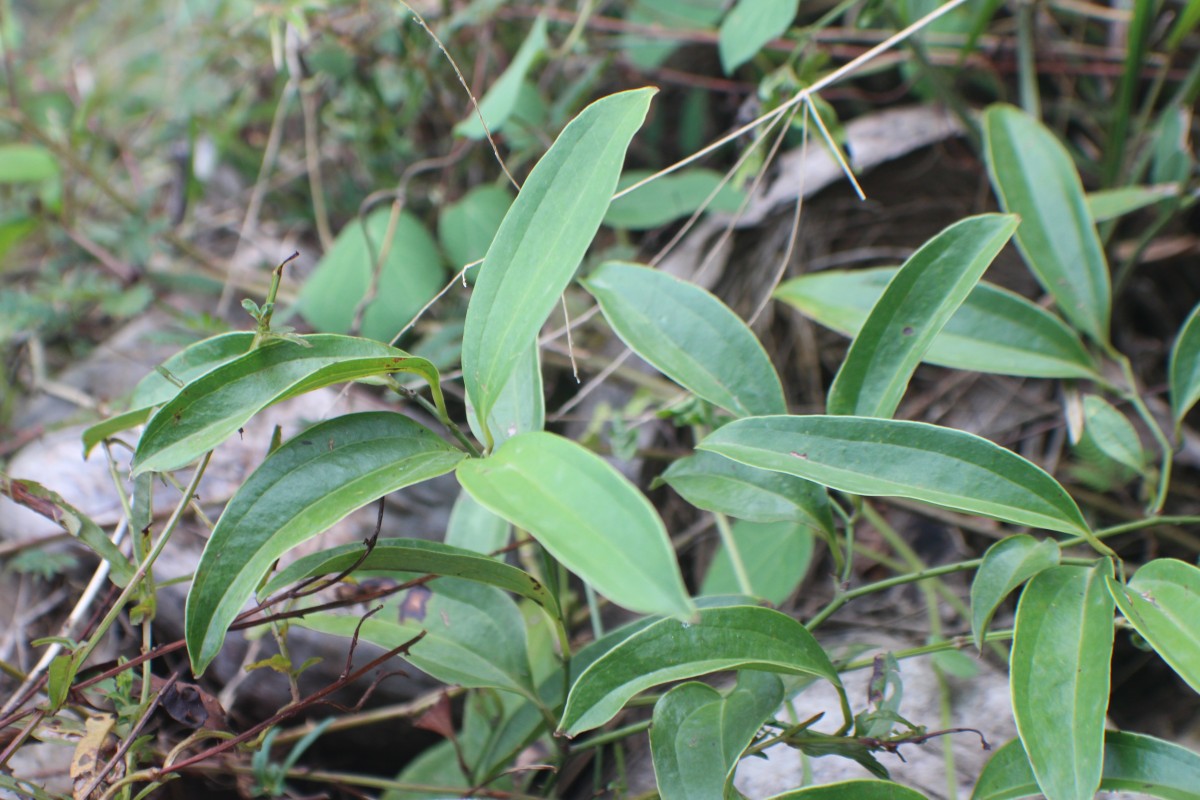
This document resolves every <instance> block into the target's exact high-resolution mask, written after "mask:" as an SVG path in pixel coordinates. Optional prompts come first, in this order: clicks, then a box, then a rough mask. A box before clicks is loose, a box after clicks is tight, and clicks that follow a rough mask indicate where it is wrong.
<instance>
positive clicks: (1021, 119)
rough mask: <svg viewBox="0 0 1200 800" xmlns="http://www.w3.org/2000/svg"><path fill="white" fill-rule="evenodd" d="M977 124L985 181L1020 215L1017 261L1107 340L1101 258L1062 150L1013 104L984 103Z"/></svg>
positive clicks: (1069, 313) (1075, 318) (1107, 290)
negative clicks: (985, 106)
mask: <svg viewBox="0 0 1200 800" xmlns="http://www.w3.org/2000/svg"><path fill="white" fill-rule="evenodd" d="M983 123H984V133H985V136H986V150H987V152H986V156H987V162H988V172H989V173H990V174H991V177H992V186H993V188H994V189H995V190H996V194H997V195H998V196H999V198H1000V204H1001V205H1002V206H1003V207H1004V210H1005V211H1010V212H1012V213H1014V214H1019V215H1020V217H1021V225H1020V227H1019V228H1018V229H1017V246H1018V247H1019V248H1020V250H1021V254H1022V255H1023V256H1024V258H1025V263H1026V264H1028V265H1029V268H1030V269H1031V270H1032V271H1033V273H1034V275H1036V276H1037V279H1038V280H1039V281H1040V282H1041V284H1042V287H1043V288H1045V290H1046V291H1047V292H1049V293H1050V295H1051V297H1053V298H1054V300H1055V302H1056V303H1057V304H1058V307H1059V309H1060V310H1061V311H1062V313H1063V315H1064V316H1065V317H1066V318H1067V319H1068V320H1070V321H1071V323H1072V324H1073V325H1074V326H1075V327H1076V328H1078V329H1079V330H1081V331H1083V332H1084V333H1086V334H1088V335H1089V336H1091V337H1092V338H1093V339H1094V340H1096V341H1097V342H1101V343H1103V342H1107V341H1108V323H1109V315H1110V312H1111V308H1110V307H1111V303H1112V299H1111V294H1112V289H1111V287H1110V283H1109V275H1108V263H1107V262H1106V261H1105V258H1104V250H1103V248H1102V247H1101V245H1100V237H1099V236H1098V235H1097V233H1096V226H1095V224H1094V223H1093V221H1092V218H1091V216H1090V215H1089V214H1088V209H1087V203H1086V201H1085V200H1084V194H1083V184H1082V183H1081V182H1080V180H1079V174H1078V173H1077V172H1076V171H1075V165H1074V164H1073V163H1072V161H1071V156H1070V154H1069V153H1068V152H1067V150H1066V148H1064V147H1063V145H1062V143H1061V142H1060V141H1059V140H1058V138H1057V137H1056V136H1055V135H1054V134H1053V133H1052V132H1050V131H1049V130H1047V129H1046V128H1045V127H1044V126H1043V125H1042V124H1041V123H1039V122H1038V121H1037V120H1035V119H1033V118H1032V117H1029V116H1028V115H1026V114H1025V113H1024V112H1022V111H1021V110H1019V109H1017V108H1014V107H1013V106H1009V105H1003V104H996V105H993V106H990V107H989V108H988V110H987V111H986V112H985V113H984V117H983Z"/></svg>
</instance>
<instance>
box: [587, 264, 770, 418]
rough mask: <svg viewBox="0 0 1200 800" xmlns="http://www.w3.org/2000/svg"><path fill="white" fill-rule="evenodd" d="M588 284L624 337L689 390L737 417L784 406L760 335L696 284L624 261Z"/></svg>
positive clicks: (603, 268)
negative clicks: (759, 338) (754, 332)
mask: <svg viewBox="0 0 1200 800" xmlns="http://www.w3.org/2000/svg"><path fill="white" fill-rule="evenodd" d="M583 286H584V288H586V289H587V290H588V291H589V292H591V293H592V295H593V296H594V297H595V298H596V300H597V302H599V303H600V310H601V311H603V312H604V318H605V319H607V320H608V324H609V325H611V326H612V328H613V330H614V331H616V333H617V335H618V336H620V337H621V339H622V341H624V342H625V344H627V345H629V347H631V348H632V349H633V351H634V352H636V353H637V354H638V355H639V356H641V357H642V358H644V359H645V360H646V361H647V362H649V363H650V364H651V365H653V366H654V367H655V368H656V369H658V370H660V371H661V372H662V373H663V374H665V375H666V376H667V377H669V378H670V379H671V380H673V381H675V382H676V383H678V384H679V385H681V386H683V387H684V388H685V389H687V390H688V391H690V392H692V393H694V394H696V395H697V396H699V397H701V398H703V399H705V400H707V401H709V402H710V403H712V404H714V405H717V406H720V407H721V408H724V409H725V410H726V411H729V412H730V413H732V414H735V415H737V416H750V415H754V414H782V413H785V412H786V411H787V402H786V401H785V400H784V398H783V387H782V386H781V385H780V383H779V376H778V375H776V374H775V367H773V366H772V365H771V359H770V358H769V357H768V356H767V353H766V351H765V350H763V347H762V345H761V344H760V343H759V341H758V339H757V338H756V337H755V336H754V334H753V332H751V330H750V328H749V327H747V326H746V323H744V322H742V320H741V318H739V317H738V316H737V314H734V313H733V311H731V310H730V309H729V308H728V307H727V306H726V305H725V304H724V303H722V302H721V301H720V300H718V299H717V298H716V297H713V296H712V295H711V294H709V293H708V292H706V291H704V290H703V289H701V288H700V287H699V286H696V285H694V284H691V283H688V282H686V281H681V280H679V279H678V278H675V277H672V276H671V275H668V274H666V273H665V272H660V271H658V270H654V269H650V268H648V267H643V266H639V265H637V264H626V263H623V262H620V261H608V262H605V263H604V264H602V265H600V267H599V268H598V269H596V270H595V271H594V272H592V274H591V275H589V276H588V278H587V280H585V281H583Z"/></svg>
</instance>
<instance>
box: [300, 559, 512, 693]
mask: <svg viewBox="0 0 1200 800" xmlns="http://www.w3.org/2000/svg"><path fill="white" fill-rule="evenodd" d="M360 620H361V621H362V627H361V628H359V629H358V630H359V634H358V635H359V638H360V639H363V640H366V641H368V642H371V643H372V644H376V645H378V646H380V647H383V648H387V649H389V650H390V649H391V648H393V647H399V646H400V645H402V644H404V643H405V642H407V641H408V640H410V639H412V638H413V637H414V636H416V635H417V634H419V633H421V632H422V631H424V632H425V638H423V639H421V641H420V642H418V643H417V644H415V645H413V646H412V648H411V649H410V650H409V652H408V654H407V655H403V654H402V658H404V659H405V660H406V661H409V662H410V663H412V664H413V666H415V667H417V668H418V669H422V670H424V671H425V672H428V673H429V674H430V675H432V676H433V677H435V678H437V679H438V680H440V681H442V682H444V683H450V684H458V685H459V686H466V687H470V688H476V687H485V686H490V687H495V688H497V689H507V690H508V691H511V692H517V693H518V694H522V695H524V696H526V697H528V696H530V695H531V694H532V693H533V688H532V685H531V683H532V681H531V678H530V676H529V656H528V655H527V653H526V652H525V620H524V619H523V618H522V617H521V610H520V609H519V608H517V604H516V603H514V602H513V599H512V598H511V597H509V596H508V595H507V594H505V593H504V592H502V591H500V590H499V589H496V588H494V587H492V586H484V585H482V584H478V583H472V582H471V581H463V580H458V579H457V578H438V579H437V580H435V581H431V582H430V583H429V584H427V585H426V586H414V587H413V588H411V589H409V590H408V591H407V593H406V594H405V595H403V596H401V597H399V598H397V599H396V600H392V601H390V602H387V603H385V604H384V607H383V610H381V611H380V612H379V613H377V614H374V615H372V616H369V617H366V618H365V619H363V617H362V615H361V614H332V613H313V614H307V615H305V616H303V617H299V618H297V619H295V620H293V622H292V624H293V625H300V626H302V627H305V628H309V629H311V630H315V631H321V632H323V633H331V634H334V635H337V636H345V637H350V636H353V635H354V631H355V629H356V628H358V625H359V622H360Z"/></svg>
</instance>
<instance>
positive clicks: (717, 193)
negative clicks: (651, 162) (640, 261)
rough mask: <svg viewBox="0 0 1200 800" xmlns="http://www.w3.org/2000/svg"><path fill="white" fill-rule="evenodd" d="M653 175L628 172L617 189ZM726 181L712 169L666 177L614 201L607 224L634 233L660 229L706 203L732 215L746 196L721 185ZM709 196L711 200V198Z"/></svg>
mask: <svg viewBox="0 0 1200 800" xmlns="http://www.w3.org/2000/svg"><path fill="white" fill-rule="evenodd" d="M652 174H654V173H652V172H650V171H649V170H629V171H628V172H625V173H623V174H622V175H621V180H620V181H619V182H618V183H617V189H618V190H622V189H625V188H626V187H629V186H633V185H634V184H635V183H638V182H639V181H642V180H645V179H646V178H648V177H650V176H651V175H652ZM724 180H725V176H724V175H722V174H721V173H720V172H717V171H716V170H711V169H685V170H680V171H679V172H673V173H671V174H670V175H663V176H662V177H659V178H655V179H654V180H653V181H651V182H650V183H647V184H645V185H644V186H640V187H638V188H637V189H634V190H633V191H632V192H630V193H629V194H627V195H625V196H623V197H618V198H617V199H616V200H614V201H613V203H612V205H611V206H609V207H608V213H607V214H605V215H604V224H605V225H609V226H612V227H614V228H625V229H627V230H631V231H646V230H651V229H653V228H660V227H662V226H663V225H666V224H667V223H669V222H674V221H675V220H677V219H683V218H684V217H687V216H689V215H691V214H692V213H694V212H695V211H696V210H697V209H699V208H701V207H702V206H703V205H704V203H705V201H707V202H708V205H707V209H708V210H709V211H724V212H726V213H730V214H732V213H733V212H735V211H737V210H738V208H739V207H740V206H741V204H742V201H743V199H744V197H745V196H744V194H743V193H742V192H741V191H739V190H738V189H736V188H734V187H733V185H732V184H731V183H725V184H724V185H722V181H724ZM718 187H720V188H719V189H718ZM710 195H711V196H712V200H709V199H708V198H709V196H710Z"/></svg>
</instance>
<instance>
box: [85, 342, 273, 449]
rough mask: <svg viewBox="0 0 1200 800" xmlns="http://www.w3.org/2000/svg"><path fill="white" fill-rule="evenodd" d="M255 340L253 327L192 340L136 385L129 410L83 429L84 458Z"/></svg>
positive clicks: (235, 355)
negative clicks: (109, 438)
mask: <svg viewBox="0 0 1200 800" xmlns="http://www.w3.org/2000/svg"><path fill="white" fill-rule="evenodd" d="M253 341H254V334H253V333H252V332H249V331H236V332H233V333H222V334H220V335H218V336H213V337H210V338H208V339H203V340H201V341H199V342H195V343H194V344H190V345H188V346H187V347H185V348H183V349H182V350H180V351H179V352H178V353H176V354H175V355H173V356H171V357H170V358H168V359H167V360H166V361H164V362H163V363H162V364H160V365H158V366H157V367H155V369H154V371H153V372H151V373H149V374H148V375H146V377H144V378H142V379H141V380H140V381H139V382H138V385H137V386H135V387H134V389H133V395H132V396H131V397H130V400H129V409H130V410H129V411H126V412H125V413H124V414H118V415H117V416H115V417H110V418H109V419H106V420H103V421H101V422H98V423H96V424H95V425H93V426H91V427H90V428H88V429H87V430H85V431H84V432H83V456H84V458H87V456H88V453H90V452H91V451H92V448H93V447H95V446H96V445H98V444H100V442H102V441H104V440H105V439H107V438H108V437H110V436H112V435H114V434H117V433H120V432H121V431H124V430H129V429H130V428H133V427H136V426H138V425H141V424H142V423H143V422H145V421H146V420H147V419H149V418H150V414H151V413H153V411H154V406H157V405H162V404H163V403H165V402H167V401H168V400H170V399H171V398H173V397H175V395H177V394H179V390H180V389H182V388H183V387H184V386H186V385H187V384H189V383H191V382H192V381H194V380H196V379H197V378H199V377H202V376H204V375H207V374H208V373H210V372H212V371H213V370H214V369H216V368H217V367H219V366H221V365H222V364H228V363H229V362H230V361H233V360H234V359H236V358H238V357H240V356H243V355H245V354H246V352H247V351H248V350H249V349H250V344H251V343H252V342H253Z"/></svg>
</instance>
